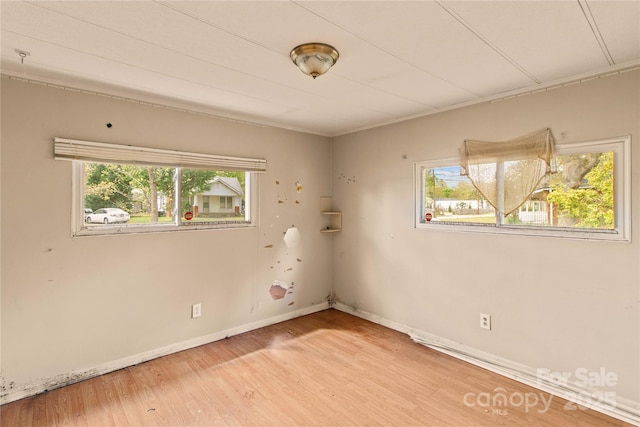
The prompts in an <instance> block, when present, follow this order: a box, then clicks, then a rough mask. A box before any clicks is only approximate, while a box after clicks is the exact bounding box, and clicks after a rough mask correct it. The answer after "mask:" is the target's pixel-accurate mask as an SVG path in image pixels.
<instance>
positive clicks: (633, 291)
mask: <svg viewBox="0 0 640 427" xmlns="http://www.w3.org/2000/svg"><path fill="white" fill-rule="evenodd" d="M639 80H640V77H639V73H638V71H634V72H627V73H623V74H621V75H618V76H610V77H605V78H600V79H596V80H592V81H588V82H584V83H581V84H576V85H571V86H567V87H564V88H558V89H553V90H548V91H546V92H540V93H537V94H532V95H528V96H522V97H517V98H512V99H508V100H504V101H501V102H494V103H485V104H480V105H476V106H471V107H467V108H462V109H459V110H454V111H449V112H443V113H440V114H437V115H432V116H428V117H423V118H418V119H415V120H410V121H406V122H402V123H398V124H395V125H390V126H385V127H383V128H377V129H373V130H369V131H362V132H358V133H355V134H351V135H346V136H342V137H338V138H336V139H335V141H334V147H333V150H334V156H333V159H334V169H333V195H334V204H335V206H336V208H337V209H339V210H341V211H342V212H343V231H342V232H341V233H338V234H336V236H335V237H334V248H333V251H334V290H335V292H336V294H337V296H338V299H339V300H340V301H341V302H342V303H344V304H346V305H348V306H351V307H354V308H356V309H359V310H362V311H364V312H368V313H372V314H374V315H376V316H380V317H381V318H383V319H387V320H390V321H392V322H397V323H399V324H402V325H406V326H408V327H409V328H416V329H419V330H421V331H426V332H428V333H431V334H435V335H437V336H439V337H443V338H446V339H448V340H451V341H454V342H457V343H460V344H462V345H466V346H469V347H471V348H474V349H477V350H479V351H482V352H486V353H490V354H493V355H497V356H499V357H501V358H504V359H507V360H510V361H514V362H517V363H520V364H523V365H526V366H528V367H532V368H534V369H537V368H541V369H545V368H546V369H550V370H552V371H562V372H572V373H574V374H575V371H576V369H580V368H582V369H586V370H588V371H589V372H597V371H599V369H600V368H601V367H602V368H605V369H606V371H607V372H614V373H616V374H617V375H618V377H619V380H618V382H617V385H616V386H615V388H614V389H613V391H614V392H615V393H616V395H617V396H618V397H621V398H625V399H630V400H631V401H634V402H639V401H640V390H639V384H640V369H639V364H640V352H639V342H640V336H639V335H640V332H639V323H640V322H639V313H638V308H639V307H638V302H639V299H640V284H639V282H640V280H639V259H640V258H639V255H640V251H639V247H640V246H639V245H640V238H639V230H640V221H639V220H638V218H639V217H638V212H639V211H640V210H639V209H640V206H639V200H640V182H639V178H638V177H639V176H640V173H639V171H640V150H639V149H638V143H639V142H640V129H639V126H640V108H639V106H640V102H639V98H640V87H639ZM546 127H549V128H551V130H552V131H553V133H554V135H555V137H556V139H557V142H558V144H565V143H571V142H579V141H591V140H597V139H599V138H608V137H614V136H621V135H627V134H631V135H632V156H633V159H632V173H633V180H632V181H633V183H632V191H633V196H632V198H633V206H632V209H633V213H634V214H633V224H632V241H633V243H613V242H599V241H579V240H569V239H559V238H546V237H527V236H514V235H495V234H476V233H462V232H445V231H439V230H438V231H437V230H423V229H420V230H418V229H415V228H414V226H413V215H414V213H413V212H414V206H413V199H414V196H413V194H414V193H413V191H414V189H413V162H415V161H422V160H435V159H442V158H450V157H456V156H457V149H458V147H459V146H460V145H461V144H462V142H463V141H464V140H465V139H471V138H473V139H479V140H488V141H492V140H495V141H500V140H507V139H511V138H514V137H517V136H521V135H524V134H528V133H531V132H534V131H537V130H540V129H543V128H546ZM562 135H564V137H562ZM404 156H406V159H405V158H404ZM481 312H482V313H488V314H491V315H492V321H493V330H492V331H486V330H484V329H481V328H480V327H479V314H480V313H481Z"/></svg>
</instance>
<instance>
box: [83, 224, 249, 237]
mask: <svg viewBox="0 0 640 427" xmlns="http://www.w3.org/2000/svg"><path fill="white" fill-rule="evenodd" d="M255 226H256V224H255V223H252V222H228V223H215V224H212V223H185V224H181V225H175V224H156V225H152V224H145V225H135V226H131V225H127V226H118V225H96V226H95V227H91V228H88V227H82V228H81V229H80V230H78V231H77V232H75V233H73V237H84V236H110V235H120V234H144V233H165V232H172V231H194V230H229V229H243V228H255Z"/></svg>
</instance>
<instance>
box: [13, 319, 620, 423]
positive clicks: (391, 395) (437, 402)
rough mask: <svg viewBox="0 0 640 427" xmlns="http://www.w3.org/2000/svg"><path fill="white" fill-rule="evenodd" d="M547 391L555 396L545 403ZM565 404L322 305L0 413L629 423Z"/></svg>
mask: <svg viewBox="0 0 640 427" xmlns="http://www.w3.org/2000/svg"><path fill="white" fill-rule="evenodd" d="M499 388H502V389H504V391H503V392H504V393H505V394H506V395H507V396H515V394H520V395H522V396H527V394H529V395H528V396H529V399H530V401H533V396H537V398H538V399H539V400H540V401H539V403H538V404H537V405H536V406H532V407H529V408H526V406H525V405H524V404H516V405H507V406H500V402H496V405H494V406H486V402H484V401H483V400H482V398H479V396H480V394H481V393H485V394H484V395H483V396H487V395H489V394H490V395H492V396H495V395H496V393H499V392H500V391H501V390H498V391H497V392H496V389H499ZM468 393H471V394H468ZM514 393H515V394H514ZM465 395H466V396H467V397H466V402H467V404H465ZM543 398H544V399H545V400H546V401H548V400H549V399H551V403H550V406H549V407H548V410H545V406H544V404H543V403H542V399H543ZM511 400H512V401H513V402H516V403H518V399H511ZM566 404H567V401H565V400H563V399H560V398H557V397H551V396H550V395H549V394H546V393H542V392H540V391H539V390H536V389H533V388H530V387H528V386H525V385H523V384H520V383H518V382H516V381H513V380H510V379H507V378H505V377H502V376H500V375H497V374H494V373H491V372H489V371H486V370H484V369H481V368H478V367H475V366H472V365H470V364H468V363H465V362H462V361H460V360H457V359H455V358H452V357H449V356H446V355H443V354H441V353H439V352H437V351H434V350H431V349H429V348H427V347H424V346H422V345H419V344H416V343H414V342H412V341H411V340H410V339H409V337H407V336H406V335H404V334H401V333H398V332H395V331H392V330H390V329H387V328H385V327H382V326H379V325H376V324H373V323H370V322H367V321H365V320H362V319H360V318H357V317H354V316H351V315H349V314H345V313H342V312H339V311H337V310H326V311H323V312H320V313H316V314H312V315H309V316H305V317H300V318H297V319H294V320H291V321H287V322H283V323H280V324H277V325H273V326H269V327H266V328H263V329H260V330H256V331H252V332H248V333H245V334H242V335H239V336H235V337H231V338H229V339H226V340H223V341H218V342H215V343H212V344H208V345H204V346H201V347H198V348H194V349H190V350H187V351H183V352H180V353H176V354H173V355H169V356H166V357H162V358H159V359H156V360H153V361H150V362H146V363H143V364H140V365H137V366H134V367H130V368H126V369H122V370H120V371H117V372H113V373H110V374H107V375H103V376H100V377H97V378H93V379H90V380H86V381H83V382H80V383H77V384H74V385H70V386H67V387H63V388H60V389H57V390H53V391H50V392H48V393H44V394H41V395H38V396H34V397H31V398H27V399H23V400H20V401H17V402H13V403H10V404H6V405H3V406H2V407H0V411H1V418H0V421H1V425H2V426H3V427H13V426H191V425H199V426H525V425H526V426H628V425H630V424H626V423H623V422H621V421H618V420H616V419H614V418H611V417H607V416H605V415H602V414H600V413H598V412H595V411H592V410H585V409H578V408H577V407H576V406H575V405H570V407H573V408H574V410H568V409H567V408H565V405H566ZM483 405H484V406H483Z"/></svg>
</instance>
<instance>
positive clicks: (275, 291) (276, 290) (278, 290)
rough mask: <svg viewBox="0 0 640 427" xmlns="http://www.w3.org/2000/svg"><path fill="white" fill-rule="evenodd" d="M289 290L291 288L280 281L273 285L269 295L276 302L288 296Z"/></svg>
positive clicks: (275, 281)
mask: <svg viewBox="0 0 640 427" xmlns="http://www.w3.org/2000/svg"><path fill="white" fill-rule="evenodd" d="M288 289H289V287H288V286H287V284H286V283H284V282H282V281H280V280H274V281H273V283H272V284H271V288H269V294H270V295H271V298H273V299H274V300H279V299H282V298H284V296H285V295H286V294H287V290H288Z"/></svg>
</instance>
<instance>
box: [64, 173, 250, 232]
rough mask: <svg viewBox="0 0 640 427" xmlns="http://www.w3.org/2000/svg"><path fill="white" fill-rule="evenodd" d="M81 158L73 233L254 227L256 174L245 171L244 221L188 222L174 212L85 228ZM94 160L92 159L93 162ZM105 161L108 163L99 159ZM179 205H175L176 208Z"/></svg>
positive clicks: (74, 188) (74, 192) (75, 176)
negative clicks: (149, 220) (154, 219)
mask: <svg viewBox="0 0 640 427" xmlns="http://www.w3.org/2000/svg"><path fill="white" fill-rule="evenodd" d="M84 163H85V162H84V161H74V162H72V168H73V171H72V201H71V203H72V206H73V209H72V219H71V234H72V236H74V237H76V236H100V235H113V234H138V233H158V232H167V231H187V230H221V229H230V228H255V227H256V226H257V214H258V209H257V202H256V201H257V196H258V175H259V174H258V173H255V172H250V171H244V172H245V189H244V191H245V214H244V215H245V222H224V221H223V222H213V221H211V222H189V221H188V220H186V219H184V218H183V217H182V215H174V221H173V222H171V223H157V224H136V225H132V224H112V225H101V226H99V227H90V228H89V227H87V226H86V223H85V221H84V219H85V215H84ZM94 163H95V162H94ZM102 163H105V164H106V163H107V162H102ZM175 169H176V174H177V177H176V179H177V180H180V179H181V178H182V173H181V171H182V169H189V168H179V167H176V168H175ZM175 191H176V193H179V192H180V186H179V185H176V188H175ZM179 206H180V204H176V208H178V207H179Z"/></svg>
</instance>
